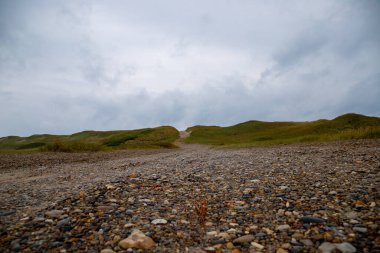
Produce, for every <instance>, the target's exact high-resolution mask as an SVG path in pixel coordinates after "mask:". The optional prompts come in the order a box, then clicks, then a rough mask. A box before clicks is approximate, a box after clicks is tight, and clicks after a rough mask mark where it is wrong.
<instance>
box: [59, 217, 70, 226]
mask: <svg viewBox="0 0 380 253" xmlns="http://www.w3.org/2000/svg"><path fill="white" fill-rule="evenodd" d="M69 224H70V218H65V219H63V220H60V221H59V222H58V223H57V226H58V227H63V226H66V225H69Z"/></svg>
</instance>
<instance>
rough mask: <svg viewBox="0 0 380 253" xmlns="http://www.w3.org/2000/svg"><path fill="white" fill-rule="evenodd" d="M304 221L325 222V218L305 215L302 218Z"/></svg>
mask: <svg viewBox="0 0 380 253" xmlns="http://www.w3.org/2000/svg"><path fill="white" fill-rule="evenodd" d="M300 220H301V221H302V222H303V223H324V222H325V220H324V219H321V218H317V217H311V216H303V217H301V218H300Z"/></svg>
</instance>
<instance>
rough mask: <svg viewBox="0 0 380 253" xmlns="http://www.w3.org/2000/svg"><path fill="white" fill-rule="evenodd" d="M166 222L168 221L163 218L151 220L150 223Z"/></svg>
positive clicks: (160, 223)
mask: <svg viewBox="0 0 380 253" xmlns="http://www.w3.org/2000/svg"><path fill="white" fill-rule="evenodd" d="M167 223H168V221H167V220H165V219H155V220H152V224H154V225H163V224H167Z"/></svg>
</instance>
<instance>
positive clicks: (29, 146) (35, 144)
mask: <svg viewBox="0 0 380 253" xmlns="http://www.w3.org/2000/svg"><path fill="white" fill-rule="evenodd" d="M45 145H46V143H44V142H32V143H28V144H25V145H21V146H19V147H17V148H16V149H17V150H21V149H32V148H40V147H42V146H45Z"/></svg>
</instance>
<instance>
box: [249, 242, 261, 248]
mask: <svg viewBox="0 0 380 253" xmlns="http://www.w3.org/2000/svg"><path fill="white" fill-rule="evenodd" d="M251 245H252V246H253V247H255V248H256V249H259V250H262V249H264V246H263V245H261V244H259V243H257V242H251Z"/></svg>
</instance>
